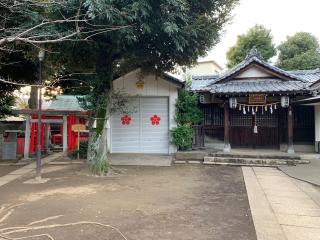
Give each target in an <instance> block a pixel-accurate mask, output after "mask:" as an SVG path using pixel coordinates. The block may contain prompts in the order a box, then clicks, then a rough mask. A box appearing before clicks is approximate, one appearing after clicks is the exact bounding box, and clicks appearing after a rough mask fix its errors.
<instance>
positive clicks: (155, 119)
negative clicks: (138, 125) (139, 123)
mask: <svg viewBox="0 0 320 240" xmlns="http://www.w3.org/2000/svg"><path fill="white" fill-rule="evenodd" d="M160 120H161V118H160V117H159V116H158V115H156V114H155V115H153V116H152V117H151V118H150V121H151V123H152V125H159V124H160Z"/></svg>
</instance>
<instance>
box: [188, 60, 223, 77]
mask: <svg viewBox="0 0 320 240" xmlns="http://www.w3.org/2000/svg"><path fill="white" fill-rule="evenodd" d="M221 70H222V69H221V68H220V67H219V66H217V64H215V63H214V62H200V63H198V64H197V65H195V66H193V67H191V68H190V69H189V70H188V72H189V73H190V74H191V75H193V76H204V75H216V74H218V73H220V72H221Z"/></svg>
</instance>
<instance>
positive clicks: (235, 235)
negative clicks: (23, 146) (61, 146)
mask: <svg viewBox="0 0 320 240" xmlns="http://www.w3.org/2000/svg"><path fill="white" fill-rule="evenodd" d="M117 170H119V172H120V174H119V175H113V176H112V177H93V176H91V175H90V173H89V172H88V171H87V168H86V167H85V166H84V165H67V166H46V167H45V169H44V173H43V177H44V178H50V181H49V182H47V183H45V184H40V185H29V184H23V181H25V180H28V179H30V178H31V175H30V176H26V177H24V178H23V179H19V180H17V181H15V182H12V183H10V184H8V185H5V186H3V187H1V188H0V192H1V194H0V239H1V235H2V236H6V237H11V238H12V237H13V238H15V237H16V238H17V237H25V236H31V235H39V236H38V237H34V238H32V239H36V240H42V239H44V240H47V239H50V237H52V238H51V239H54V240H62V239H73V240H77V239H86V240H91V239H92V240H93V239H112V240H120V239H129V240H138V239H139V240H140V239H148V240H149V239H157V240H158V239H161V240H173V239H174V240H180V239H181V240H182V239H183V240H189V239H190V240H191V239H192V240H193V239H197V240H205V239H206V240H209V239H210V240H216V239H219V240H234V239H237V240H242V239H243V240H254V239H256V235H255V230H254V226H253V222H252V218H251V214H250V208H249V204H248V199H247V195H246V190H245V185H244V181H243V176H242V172H241V168H236V167H205V166H191V165H185V166H173V167H167V168H160V167H121V168H120V167H117ZM81 221H90V222H97V223H98V224H96V223H94V224H93V223H87V222H86V223H81ZM79 222H80V223H79ZM70 223H73V224H75V223H76V224H75V225H73V226H70V225H61V224H70ZM100 223H102V224H108V225H111V226H112V227H115V228H117V229H112V228H110V227H108V226H102V225H101V224H100ZM57 224H60V225H57ZM21 227H23V228H21ZM118 230H119V231H121V233H122V234H123V235H124V236H121V233H120V232H118ZM43 234H49V235H43Z"/></svg>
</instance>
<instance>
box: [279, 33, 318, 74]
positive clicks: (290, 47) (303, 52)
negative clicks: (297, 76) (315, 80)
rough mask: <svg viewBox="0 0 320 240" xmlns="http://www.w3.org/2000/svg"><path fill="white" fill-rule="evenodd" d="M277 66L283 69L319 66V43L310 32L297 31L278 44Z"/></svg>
mask: <svg viewBox="0 0 320 240" xmlns="http://www.w3.org/2000/svg"><path fill="white" fill-rule="evenodd" d="M278 49H279V58H278V62H277V66H278V67H280V68H282V69H285V70H294V69H298V70H304V69H315V68H320V45H319V42H318V39H317V38H316V37H315V36H313V35H312V34H310V33H306V32H298V33H296V34H295V35H293V36H291V37H288V38H287V40H286V41H285V42H283V43H281V44H280V46H279V47H278Z"/></svg>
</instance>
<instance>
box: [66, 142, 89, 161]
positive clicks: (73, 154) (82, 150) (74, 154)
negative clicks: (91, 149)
mask: <svg viewBox="0 0 320 240" xmlns="http://www.w3.org/2000/svg"><path fill="white" fill-rule="evenodd" d="M76 146H77V145H76ZM79 148H80V149H79V153H80V154H79V156H80V158H81V159H86V158H87V153H88V141H80V147H79ZM77 155H78V150H77V149H76V150H73V151H72V152H71V156H70V157H71V158H73V159H76V158H77Z"/></svg>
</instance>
